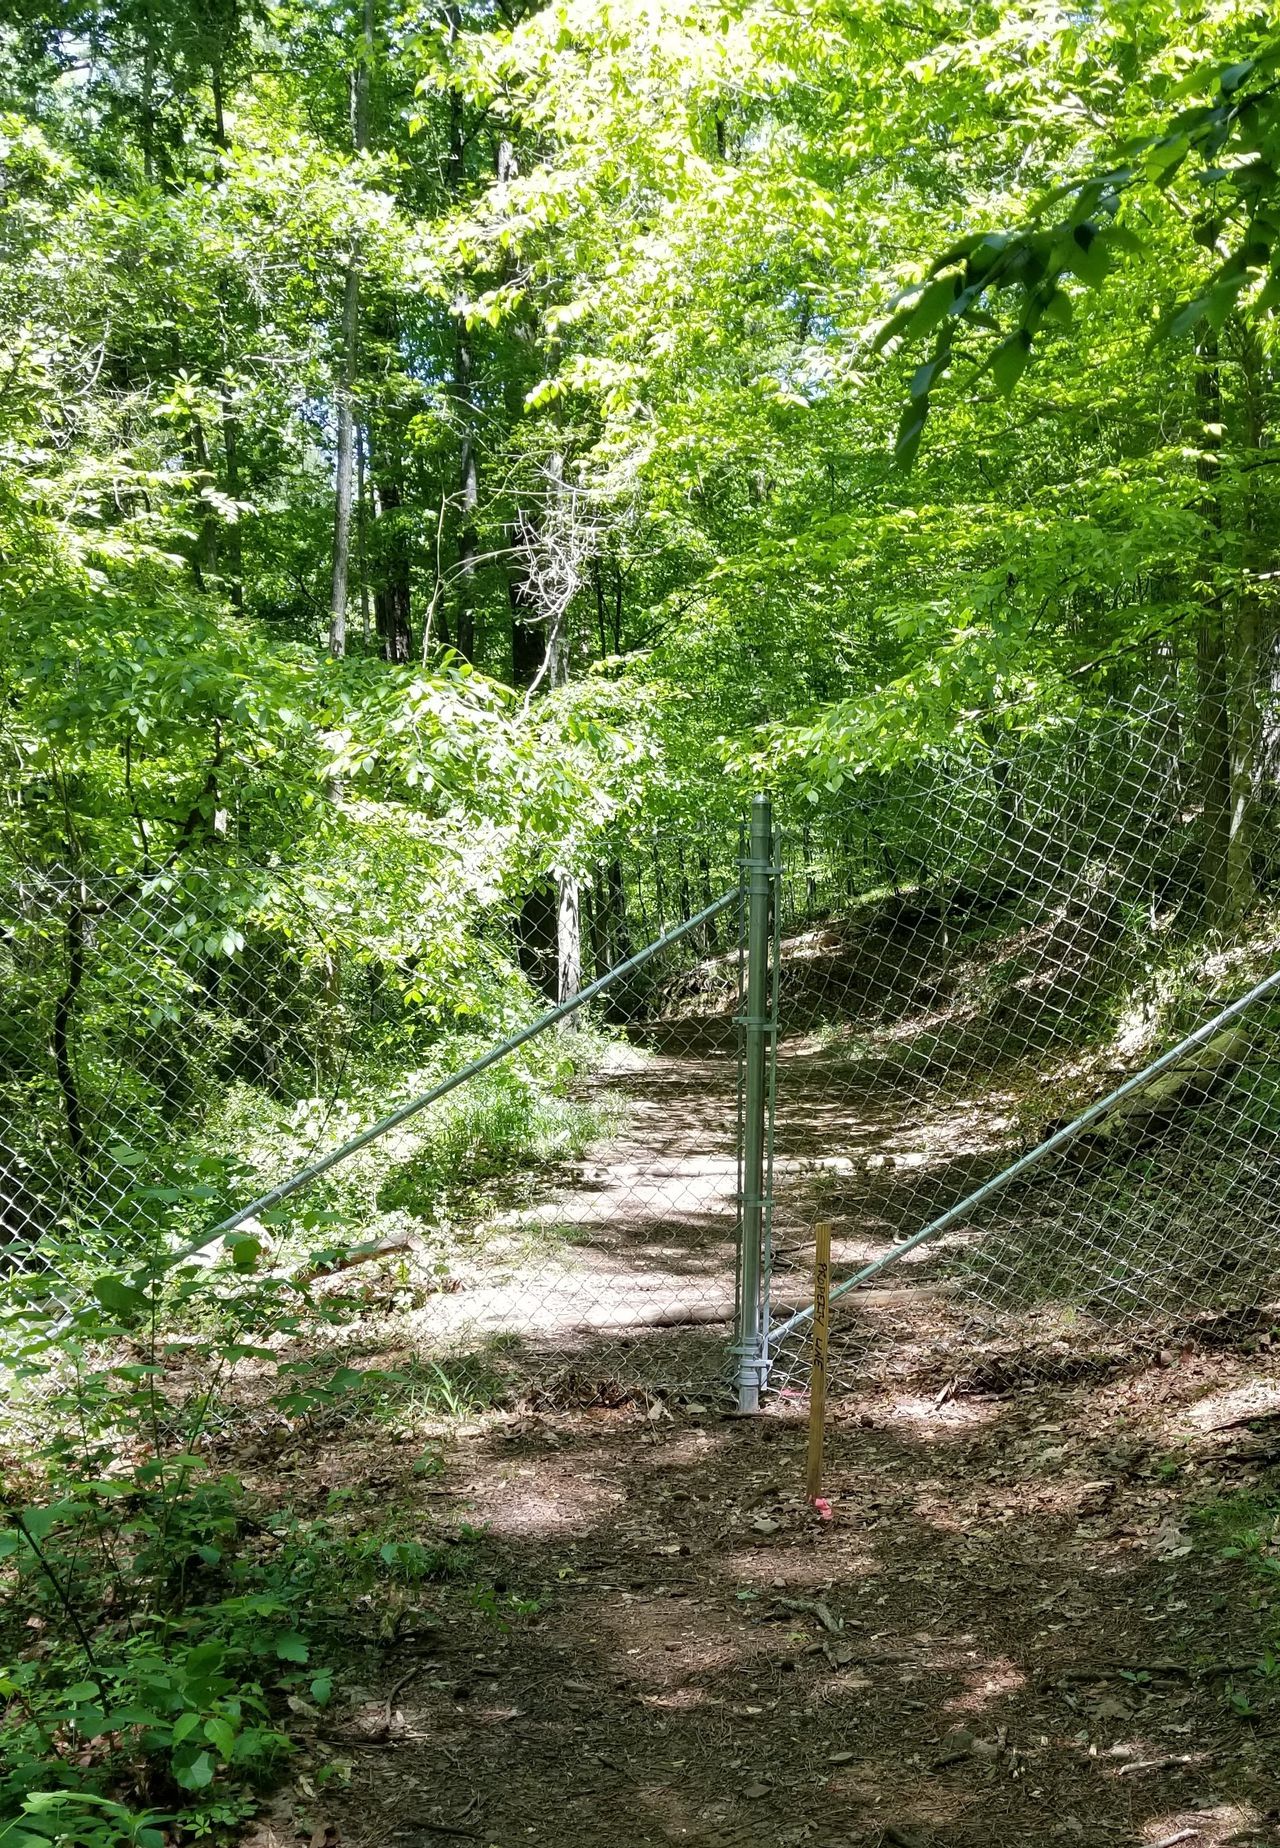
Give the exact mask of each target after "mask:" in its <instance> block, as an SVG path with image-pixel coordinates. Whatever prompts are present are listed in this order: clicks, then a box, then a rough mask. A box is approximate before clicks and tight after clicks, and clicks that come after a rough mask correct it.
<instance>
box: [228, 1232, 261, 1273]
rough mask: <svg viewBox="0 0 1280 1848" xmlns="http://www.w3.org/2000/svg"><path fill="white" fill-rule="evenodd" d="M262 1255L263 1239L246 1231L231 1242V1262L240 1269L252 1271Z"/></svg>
mask: <svg viewBox="0 0 1280 1848" xmlns="http://www.w3.org/2000/svg"><path fill="white" fill-rule="evenodd" d="M261 1255H262V1240H261V1239H258V1238H254V1237H253V1236H252V1234H250V1233H246V1235H245V1236H244V1237H243V1238H237V1239H233V1240H232V1243H231V1262H232V1264H234V1266H235V1268H236V1269H237V1270H238V1271H251V1270H252V1269H253V1268H254V1266H255V1265H256V1264H257V1262H258V1259H259V1258H260V1257H261Z"/></svg>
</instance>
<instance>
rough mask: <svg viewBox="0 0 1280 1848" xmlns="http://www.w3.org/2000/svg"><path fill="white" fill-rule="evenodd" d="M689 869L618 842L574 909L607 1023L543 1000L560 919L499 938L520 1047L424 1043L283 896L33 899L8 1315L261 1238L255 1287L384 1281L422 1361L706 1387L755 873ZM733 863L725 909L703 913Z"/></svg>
mask: <svg viewBox="0 0 1280 1848" xmlns="http://www.w3.org/2000/svg"><path fill="white" fill-rule="evenodd" d="M685 853H686V846H685V844H683V843H680V844H677V845H676V846H673V844H672V842H671V840H670V837H669V835H667V836H664V837H662V838H661V839H660V840H656V841H655V840H654V839H652V838H641V839H640V841H639V842H637V841H636V840H635V839H634V837H633V838H628V839H620V840H618V841H616V842H613V843H611V844H610V847H609V857H608V859H607V860H605V861H603V862H602V864H601V866H600V867H599V868H598V869H596V870H595V871H594V873H593V875H592V877H590V878H589V879H585V880H583V881H581V882H578V883H577V884H576V887H575V890H574V893H573V895H572V896H573V903H574V911H575V918H574V922H575V924H576V927H577V930H578V932H579V933H580V934H579V936H578V941H577V944H576V946H575V951H576V954H575V956H574V961H575V963H576V967H575V968H574V971H573V974H574V980H573V982H572V986H571V991H570V995H571V997H573V996H580V995H581V994H582V993H583V992H584V984H585V985H587V986H586V988H585V992H586V993H587V995H588V996H589V998H590V999H589V1005H587V1006H583V1007H580V1006H578V1005H577V1004H576V1003H575V1002H574V1001H573V1000H572V999H570V1000H569V1001H568V1002H567V1003H566V1005H565V1006H564V1007H562V1008H548V1005H547V998H546V996H545V994H544V995H540V994H539V992H538V985H539V983H541V984H544V985H545V986H547V987H551V988H552V990H553V992H554V987H555V985H556V983H557V982H559V981H561V980H562V979H563V973H564V972H563V969H562V968H559V969H558V968H557V966H556V965H557V963H558V962H560V961H561V960H562V959H563V956H564V948H563V934H564V924H563V917H562V916H560V915H558V914H559V913H560V912H561V908H562V903H563V898H562V895H561V894H556V893H555V892H554V890H553V891H552V893H551V895H550V903H548V895H547V894H545V893H541V892H537V891H535V892H534V893H533V894H532V895H531V898H530V899H529V900H528V901H527V902H526V903H525V905H524V907H523V908H521V909H517V910H514V911H513V910H512V909H511V908H505V909H498V910H496V911H495V914H494V915H493V916H491V917H487V918H486V917H478V918H477V919H476V920H475V923H474V926H473V928H474V930H476V931H479V932H483V933H485V935H486V939H487V943H488V949H489V952H490V954H491V955H492V956H493V957H494V958H496V959H497V960H498V961H499V962H501V963H503V964H504V966H505V971H506V973H505V977H504V987H503V990H502V992H503V994H504V995H505V997H506V999H507V1006H506V1010H505V1017H504V1018H502V1019H501V1028H502V1030H501V1031H494V1029H493V1027H490V1029H489V1030H488V1031H485V1030H483V1029H481V1030H476V1029H475V1028H474V1027H462V1026H460V1025H459V1023H458V1021H456V1020H453V1021H448V1022H441V1021H440V1020H439V1019H438V1018H434V1017H432V1018H426V1017H421V1016H415V1015H414V1012H413V1009H412V1006H411V1004H410V999H409V997H410V995H411V989H412V984H411V981H410V980H409V979H408V976H407V975H406V972H405V971H404V970H397V969H394V968H390V967H387V966H385V965H382V964H380V963H379V962H378V961H377V960H376V959H372V958H369V957H367V956H366V957H360V956H359V955H357V954H356V953H354V951H353V949H352V945H351V942H350V940H349V939H344V938H343V937H342V935H341V932H340V930H339V929H338V928H337V927H336V926H334V927H330V925H329V924H328V913H327V912H326V909H325V906H324V903H323V898H322V897H321V896H320V895H317V902H316V904H314V905H313V904H311V903H309V902H308V893H307V890H306V887H305V884H303V883H300V876H299V878H295V877H294V876H292V875H290V874H288V873H286V872H281V871H280V870H278V869H276V870H272V871H270V872H265V871H257V870H253V869H245V868H243V867H240V868H230V867H222V868H219V869H216V870H213V871H211V870H208V869H205V870H201V871H192V870H187V871H184V872H181V873H178V872H175V871H172V870H170V871H167V872H165V873H164V874H162V875H157V876H141V875H136V876H125V875H111V876H107V875H103V874H100V873H99V874H93V875H90V874H88V873H86V872H83V871H74V872H73V871H71V870H69V869H66V868H50V869H46V870H44V871H42V872H40V873H39V874H32V875H30V876H27V877H25V878H23V879H18V880H13V881H11V882H10V883H9V885H8V886H7V887H6V888H5V890H4V891H3V892H2V893H0V996H2V997H3V999H2V1001H0V1054H2V1056H3V1071H2V1074H0V1181H2V1183H3V1192H2V1200H3V1219H2V1221H0V1225H2V1232H3V1238H2V1244H0V1263H2V1265H3V1272H2V1273H0V1282H2V1283H3V1286H4V1291H5V1294H6V1296H7V1298H8V1299H9V1301H10V1302H13V1301H14V1300H15V1299H16V1300H22V1299H25V1300H27V1301H35V1302H42V1303H44V1304H45V1305H49V1304H54V1305H59V1306H62V1307H64V1308H68V1307H71V1306H73V1305H74V1304H75V1303H76V1302H77V1301H80V1300H83V1299H84V1297H85V1294H86V1292H87V1291H88V1289H89V1287H90V1285H91V1283H92V1280H93V1279H94V1278H95V1277H96V1276H98V1275H100V1274H101V1273H102V1272H103V1271H104V1270H106V1269H116V1270H119V1269H128V1268H129V1267H130V1266H132V1265H135V1264H137V1263H140V1262H142V1261H144V1260H146V1259H148V1258H151V1259H154V1258H156V1257H159V1258H160V1259H161V1260H162V1261H163V1260H165V1259H166V1258H168V1257H172V1256H176V1255H177V1254H180V1253H183V1252H186V1251H192V1250H198V1249H204V1250H208V1251H210V1252H218V1251H221V1250H222V1248H223V1236H224V1235H230V1234H232V1233H235V1232H240V1233H245V1232H248V1233H252V1234H254V1235H255V1236H256V1237H257V1239H258V1240H259V1242H260V1244H261V1246H262V1252H263V1256H262V1259H261V1262H263V1263H267V1264H270V1265H272V1266H274V1267H276V1268H278V1269H281V1270H284V1271H286V1272H289V1273H290V1274H293V1275H295V1276H306V1277H307V1278H308V1279H309V1280H312V1281H313V1282H315V1283H316V1287H318V1288H320V1289H322V1290H327V1289H330V1288H331V1287H332V1288H338V1287H341V1286H342V1283H343V1281H344V1280H345V1279H346V1277H347V1272H348V1271H349V1270H350V1269H351V1268H352V1267H353V1266H354V1265H355V1264H357V1263H360V1264H364V1263H366V1262H368V1261H370V1260H372V1259H374V1258H377V1259H378V1260H379V1261H380V1262H379V1264H378V1266H377V1271H376V1275H377V1277H378V1278H379V1288H378V1291H377V1306H378V1308H379V1310H380V1311H381V1313H382V1317H383V1319H384V1321H385V1319H386V1318H387V1316H391V1317H392V1318H393V1319H394V1322H395V1326H396V1329H397V1331H398V1334H399V1335H400V1336H402V1337H403V1338H404V1340H405V1341H406V1342H408V1343H410V1344H412V1345H413V1347H414V1348H415V1349H416V1350H417V1351H418V1353H419V1355H420V1356H421V1357H422V1358H423V1359H424V1361H429V1362H431V1363H440V1362H443V1361H444V1360H446V1359H450V1358H453V1357H456V1356H457V1355H459V1354H461V1353H466V1354H468V1355H470V1356H472V1357H473V1358H476V1357H479V1359H480V1360H481V1361H482V1362H483V1363H484V1364H485V1366H486V1367H488V1368H489V1369H490V1371H491V1372H492V1373H493V1374H494V1375H500V1376H501V1377H502V1378H504V1379H507V1380H510V1381H512V1382H516V1381H519V1382H523V1383H526V1384H527V1383H528V1382H530V1381H532V1380H538V1381H543V1382H545V1381H547V1380H554V1381H556V1382H558V1385H557V1390H565V1391H572V1392H585V1393H587V1394H588V1395H594V1394H597V1393H603V1394H605V1395H608V1394H609V1393H612V1392H615V1391H620V1390H621V1391H625V1390H629V1389H631V1388H632V1387H634V1386H636V1385H649V1386H652V1385H656V1384H658V1383H663V1384H670V1385H679V1386H683V1387H685V1388H687V1389H696V1390H711V1389H713V1388H717V1387H718V1386H719V1385H720V1384H721V1383H722V1381H723V1379H724V1378H725V1375H726V1370H727V1368H728V1366H729V1359H728V1355H729V1349H730V1346H731V1341H732V1332H733V1323H734V1313H735V1291H736V1253H737V1249H738V1242H737V1236H736V1232H737V1216H738V1200H739V1193H740V1187H739V1173H738V1148H739V1113H740V1098H739V1083H738V1060H737V1057H736V1050H735V1049H736V1044H737V1035H738V1025H737V1020H738V1015H739V1013H740V1005H739V995H740V989H741V984H742V970H743V965H744V954H745V949H744V943H743V939H742V916H741V913H742V906H741V903H740V899H739V893H738V878H739V869H738V865H737V862H738V859H739V857H740V850H739V847H738V843H737V840H736V836H735V834H732V833H731V834H730V836H729V839H728V843H727V845H723V844H718V843H712V842H711V840H710V837H708V845H707V846H706V847H704V848H702V849H700V850H697V851H696V852H694V851H692V850H690V852H689V859H688V860H687V861H686V859H685V857H684V856H685ZM689 865H692V866H693V867H694V868H696V869H697V882H696V884H693V883H691V882H690V880H689V877H688V875H687V872H686V873H685V874H684V875H683V876H682V871H681V869H682V867H687V866H689ZM713 868H714V875H715V876H716V877H718V878H719V879H720V880H721V881H722V882H727V884H722V887H721V888H720V889H719V893H718V896H717V895H715V894H712V895H711V896H710V897H708V895H707V888H708V887H709V886H710V883H711V879H712V877H713ZM699 900H701V901H702V902H701V904H698V903H697V901H699ZM684 903H689V904H691V905H693V906H694V907H695V909H694V911H693V914H692V922H690V919H689V917H688V916H687V915H686V916H685V917H684V918H681V917H680V916H679V915H678V908H679V906H680V905H682V904H684ZM673 912H676V913H677V915H676V916H674V917H673V915H672V914H673ZM548 913H549V915H550V930H548V925H547V919H548ZM646 933H656V934H655V936H654V937H653V938H651V939H650V938H647V936H646ZM557 937H558V938H559V939H560V941H559V943H557ZM548 940H549V941H550V944H551V947H552V950H553V952H554V953H553V955H552V957H551V958H550V962H551V966H550V967H549V968H547V967H543V966H542V962H541V961H540V959H542V958H544V957H545V956H546V945H547V942H548ZM602 965H603V966H602ZM411 973H412V972H409V975H411ZM593 990H594V991H597V992H593ZM374 1274H375V1273H374V1272H372V1271H371V1272H368V1273H367V1275H369V1276H373V1275H374ZM330 1277H332V1280H333V1281H332V1285H331V1284H330V1282H329V1281H328V1279H329V1278H330Z"/></svg>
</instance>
